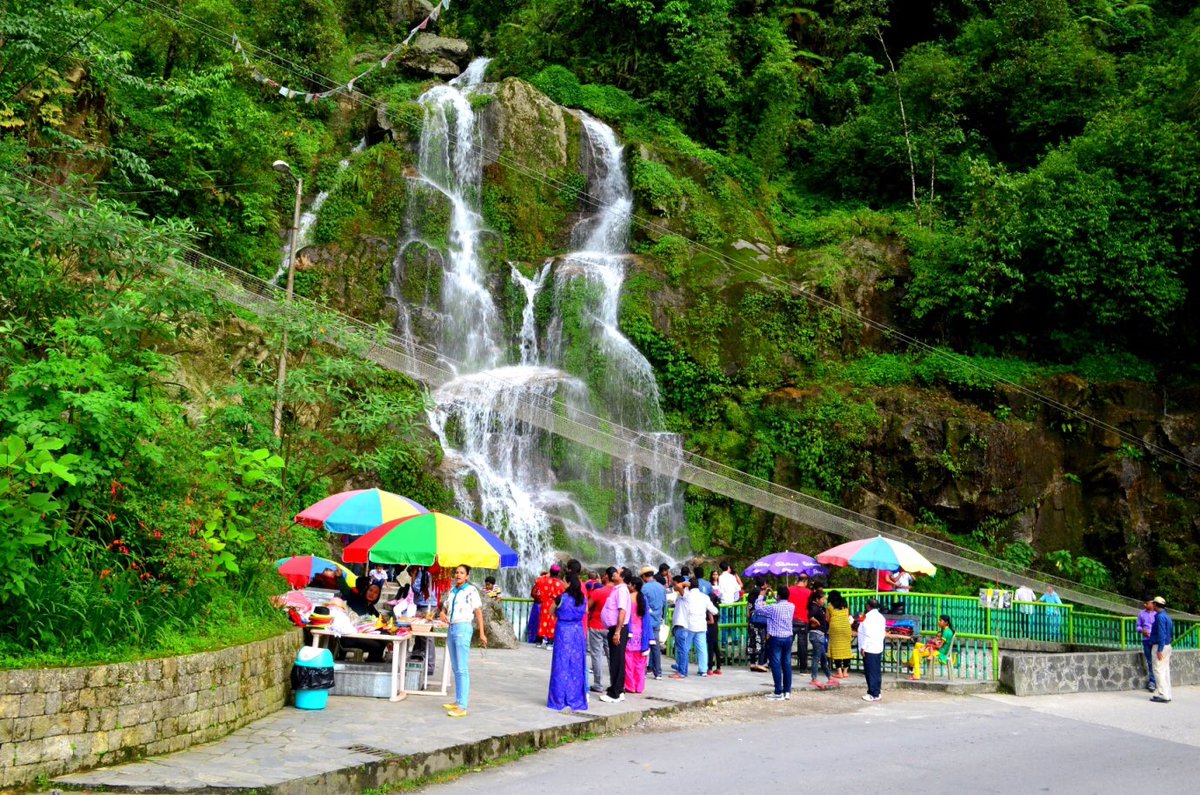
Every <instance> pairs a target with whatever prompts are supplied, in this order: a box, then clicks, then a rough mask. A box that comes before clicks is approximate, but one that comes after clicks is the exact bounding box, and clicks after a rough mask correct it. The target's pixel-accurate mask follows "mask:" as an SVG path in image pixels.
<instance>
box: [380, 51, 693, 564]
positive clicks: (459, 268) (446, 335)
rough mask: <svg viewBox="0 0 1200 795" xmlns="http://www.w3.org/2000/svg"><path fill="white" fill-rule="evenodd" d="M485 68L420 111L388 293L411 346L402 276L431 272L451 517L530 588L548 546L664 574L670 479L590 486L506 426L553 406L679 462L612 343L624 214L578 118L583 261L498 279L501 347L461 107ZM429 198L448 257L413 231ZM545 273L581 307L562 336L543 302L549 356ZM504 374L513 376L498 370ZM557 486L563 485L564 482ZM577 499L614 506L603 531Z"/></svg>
mask: <svg viewBox="0 0 1200 795" xmlns="http://www.w3.org/2000/svg"><path fill="white" fill-rule="evenodd" d="M486 67H487V61H486V59H480V60H477V61H475V62H473V63H472V64H471V65H470V66H469V67H468V68H467V70H466V71H465V72H464V73H463V74H462V75H461V76H460V77H458V78H456V79H455V80H453V81H451V83H450V84H448V85H444V86H437V87H435V88H432V89H430V90H429V91H427V92H426V93H425V94H424V95H422V96H421V97H420V99H419V102H420V104H421V105H422V106H423V107H424V109H425V122H424V126H423V128H422V132H421V140H420V150H419V158H418V170H419V174H420V175H419V177H415V178H414V183H415V184H414V188H415V189H416V190H415V192H414V193H410V205H409V207H410V213H409V215H410V218H409V221H408V223H407V228H406V230H405V232H404V237H403V238H402V244H401V246H400V251H399V253H398V254H397V258H396V263H395V264H394V266H393V280H392V285H391V287H390V288H389V295H390V296H391V297H392V298H394V299H396V300H397V302H398V304H399V311H398V315H397V326H398V328H399V329H400V330H402V331H404V330H407V331H408V332H409V333H411V330H412V323H411V314H410V311H409V309H408V308H407V307H406V306H405V302H404V301H403V299H402V297H401V294H402V286H403V285H402V284H401V281H402V278H403V275H402V271H404V269H405V268H407V267H411V266H412V265H411V261H413V260H416V261H419V262H420V263H425V267H428V263H431V262H432V263H434V264H436V266H437V267H440V268H441V271H442V281H441V295H440V301H438V302H437V303H439V304H440V306H439V307H438V310H437V312H436V315H437V319H436V322H429V323H424V324H423V328H424V329H426V332H427V333H430V331H431V330H433V329H436V334H437V336H438V337H439V339H440V348H441V351H442V353H443V355H445V356H446V357H447V358H448V359H451V360H453V361H455V362H456V363H458V364H459V365H460V369H459V375H458V377H457V378H455V379H454V380H453V381H451V382H449V383H447V384H445V385H444V386H443V387H441V388H440V389H438V390H437V392H436V393H435V394H434V396H433V397H434V401H435V406H434V407H433V408H432V409H431V411H430V412H429V421H430V425H431V427H432V428H433V429H434V432H435V433H436V434H437V436H438V438H439V440H440V441H441V444H442V448H443V450H444V451H445V462H444V468H446V469H447V470H448V471H449V472H450V473H451V483H452V486H453V489H454V493H455V498H456V501H457V503H458V505H457V509H458V510H459V511H460V512H462V513H463V514H464V515H467V516H474V517H478V518H479V519H481V520H482V521H483V523H484V524H485V525H486V526H488V527H489V528H491V529H492V530H493V531H495V532H497V533H498V534H499V535H500V536H501V537H502V538H504V539H505V540H506V541H508V542H509V543H510V544H511V545H512V546H513V548H514V549H516V550H517V552H518V554H519V555H520V559H521V562H522V565H521V568H522V571H523V572H524V573H525V574H526V576H527V577H528V575H529V574H530V573H536V572H537V571H538V569H539V568H540V567H544V565H545V564H546V563H547V562H548V561H549V559H550V557H551V556H552V554H553V548H552V547H553V546H554V544H553V543H552V535H553V536H554V537H555V538H558V539H560V540H561V539H562V538H563V536H559V535H557V534H558V533H560V532H561V533H563V534H565V538H567V539H573V540H574V542H575V544H574V549H573V551H575V552H576V553H577V554H579V555H580V556H581V557H585V558H588V559H587V560H585V562H586V563H590V564H601V563H603V564H608V563H612V562H619V563H629V564H641V563H646V562H651V561H654V562H657V561H658V560H663V559H672V557H673V556H672V555H671V554H670V553H669V552H667V551H665V550H666V549H668V548H670V546H671V545H672V544H673V542H674V541H675V537H676V536H677V535H678V530H679V527H680V526H681V524H682V516H681V514H682V511H681V506H680V499H679V495H678V493H677V489H676V488H675V485H674V482H673V481H672V480H671V479H669V478H666V479H663V478H656V477H652V476H650V475H648V474H646V473H644V472H641V471H635V469H634V468H633V467H630V466H625V465H623V464H617V465H615V466H613V467H611V468H608V469H606V470H604V471H603V472H602V473H601V474H599V475H597V474H595V472H596V470H595V469H594V467H593V468H592V469H591V470H588V469H587V467H584V466H582V465H579V464H573V463H572V462H571V461H569V460H563V459H564V458H569V456H570V451H571V448H570V445H569V444H567V443H565V442H562V441H561V440H557V441H556V440H552V439H551V438H550V437H548V436H547V435H546V434H545V433H544V432H541V431H538V430H537V429H534V428H532V427H531V426H528V425H527V424H525V423H522V422H520V421H518V420H516V419H514V418H513V417H514V412H513V411H512V407H513V406H514V405H515V404H517V403H518V402H520V401H525V400H538V401H541V400H546V399H554V400H557V401H559V405H561V406H563V407H564V408H563V411H565V412H567V414H568V415H569V414H570V413H571V412H575V411H587V412H596V411H600V412H602V413H607V414H609V415H610V416H611V417H612V419H614V420H616V421H619V422H622V423H623V424H630V425H632V426H633V427H635V428H637V429H639V430H644V431H647V438H649V439H651V440H653V443H654V444H656V445H664V446H669V445H671V444H674V445H675V446H676V449H677V447H678V439H677V438H676V437H674V436H673V435H671V434H663V433H660V432H658V431H659V429H660V428H661V427H662V426H661V420H662V416H661V410H660V408H659V406H658V390H657V386H656V384H655V382H654V376H653V372H652V370H651V368H650V365H649V363H648V362H646V360H645V358H643V357H642V356H641V354H640V353H639V352H638V351H637V349H636V348H635V347H634V346H633V345H632V344H630V342H629V341H628V340H627V339H625V337H624V336H623V335H622V334H621V333H620V331H619V329H618V325H617V310H618V300H619V297H620V289H621V283H622V281H623V279H624V274H625V266H626V260H627V254H626V253H625V251H626V245H627V240H628V233H629V220H630V212H631V208H632V204H633V202H632V195H631V193H630V190H629V185H628V182H627V181H626V178H625V174H624V169H623V164H622V159H621V146H620V144H619V142H618V141H617V139H616V136H615V134H614V133H613V131H612V130H611V129H610V128H608V127H607V126H605V125H604V124H602V123H600V122H598V121H596V120H595V119H591V118H590V117H586V116H584V117H582V118H583V122H584V129H585V133H586V149H587V153H586V154H585V156H584V162H583V163H582V167H583V168H584V170H585V171H586V172H587V175H588V195H589V197H590V200H591V201H590V203H589V208H588V209H589V210H590V211H589V212H585V214H584V217H583V218H582V219H581V220H580V222H579V223H578V224H577V225H576V227H575V229H574V230H572V236H571V239H572V247H573V248H578V249H579V250H580V251H579V252H578V253H576V254H571V255H568V256H567V257H564V258H561V259H559V260H552V261H550V262H547V263H545V264H544V265H543V266H542V268H541V269H540V270H539V271H537V273H536V274H535V275H534V276H533V277H532V278H529V277H526V276H524V275H523V274H522V273H521V272H520V271H519V270H518V269H517V268H516V267H515V266H511V265H510V266H509V267H508V268H507V269H506V270H507V276H508V278H509V279H511V280H512V283H513V284H514V286H516V287H517V288H518V290H519V293H518V294H523V295H524V298H525V305H524V307H523V311H522V314H521V326H520V329H519V330H517V329H513V337H514V338H513V339H512V340H511V342H509V341H505V340H504V339H503V337H504V334H503V331H502V324H501V322H500V313H499V311H498V309H497V307H496V304H495V302H494V300H493V298H492V294H493V288H498V287H499V286H500V285H499V284H498V283H497V284H491V285H489V278H493V279H494V278H496V275H498V274H500V273H502V272H504V271H503V270H502V269H501V268H500V267H499V265H500V263H493V264H492V265H491V266H490V267H489V265H488V264H487V263H485V262H484V261H483V260H482V258H481V253H480V246H479V239H480V234H481V232H482V231H484V230H483V228H482V227H483V224H482V219H481V214H480V210H479V208H480V200H481V191H482V167H483V162H482V157H481V154H482V146H481V142H480V141H479V138H478V136H479V131H478V125H477V123H476V119H475V113H474V111H473V109H472V107H471V102H470V97H471V94H472V93H474V92H475V91H477V90H482V89H481V84H482V80H483V75H484V72H485V70H486ZM431 191H432V192H436V194H431V193H430V192H431ZM430 195H435V196H438V197H441V198H440V200H441V201H442V202H444V204H445V205H448V207H449V230H448V233H447V235H446V237H447V240H446V244H445V245H444V247H443V246H439V245H438V244H437V242H436V237H437V235H436V233H435V232H434V231H433V230H431V229H428V228H422V227H423V226H429V224H423V223H422V222H421V220H420V218H424V217H426V216H430V217H436V216H437V213H430V212H429V201H428V200H429V198H430ZM414 197H415V198H414ZM414 247H421V248H414ZM443 249H444V255H443V253H442V251H443ZM414 252H417V253H415V254H414ZM406 257H407V258H409V259H405V258H406ZM422 257H423V259H422ZM489 273H491V274H494V275H493V276H491V277H489V275H488V274H489ZM551 273H553V274H554V276H553V278H554V284H555V294H556V296H558V295H559V294H560V293H562V291H564V290H566V289H570V288H571V285H582V286H583V289H584V290H585V291H586V292H587V293H588V297H587V298H586V300H583V301H582V302H576V303H575V304H573V306H574V307H576V308H577V309H576V311H577V313H578V314H577V316H575V317H574V318H573V319H572V320H571V321H570V325H571V327H572V329H573V332H572V333H569V334H564V333H563V332H562V329H563V328H564V322H563V317H562V312H563V310H564V306H565V302H564V301H562V300H555V301H554V302H553V303H554V305H555V313H556V317H555V318H554V320H553V321H552V322H551V329H550V331H549V333H548V334H547V337H548V340H547V344H545V345H539V339H538V336H539V335H538V325H537V319H536V313H535V311H534V307H535V303H536V302H537V301H538V296H539V294H540V293H541V291H542V289H543V285H544V284H545V282H546V281H547V279H548V278H549V277H550V274H551ZM422 311H423V310H422V309H421V308H419V307H414V308H413V312H417V313H420V312H422ZM572 335H573V336H572ZM568 337H569V339H568ZM568 348H570V349H571V350H573V351H575V352H583V354H584V355H585V356H588V355H593V354H594V355H595V356H598V357H603V360H604V377H603V378H601V379H599V381H600V382H601V383H596V381H597V379H595V378H591V377H589V378H586V379H585V378H580V377H577V376H575V375H571V374H569V373H567V372H565V371H564V369H563V364H564V360H565V358H567V357H565V356H564V352H565V351H566V350H567V349H568ZM509 351H511V352H512V353H511V354H510V353H509ZM510 357H511V358H510ZM514 360H515V361H517V362H518V364H515V365H507V366H506V363H507V362H509V361H514ZM589 391H590V393H591V394H589ZM664 449H665V447H664ZM564 450H565V451H566V453H564ZM585 470H587V471H588V472H590V474H589V475H587V477H585V476H584V475H583V474H581V473H583V472H584V471H585ZM563 473H568V474H566V475H565V477H567V478H569V481H563V480H562V478H563V477H564V474H563ZM588 477H590V478H591V482H588V481H587V478H588ZM580 478H584V480H581V479H580ZM597 480H598V481H599V482H595V481H597ZM564 487H566V488H564ZM580 493H586V494H590V495H593V496H594V495H595V494H600V495H605V494H611V495H612V499H611V500H610V502H611V504H606V505H605V506H601V508H603V510H601V511H600V513H606V514H607V515H608V517H609V518H608V521H607V526H604V527H598V526H597V525H596V522H595V520H594V515H593V514H595V513H596V512H597V510H598V509H597V506H596V505H595V504H591V505H589V509H590V512H589V510H585V509H584V508H583V507H582V506H581V505H580V500H579V499H578V498H577V497H576V496H573V495H575V494H580ZM593 502H594V500H593ZM581 550H587V551H586V552H583V551H581Z"/></svg>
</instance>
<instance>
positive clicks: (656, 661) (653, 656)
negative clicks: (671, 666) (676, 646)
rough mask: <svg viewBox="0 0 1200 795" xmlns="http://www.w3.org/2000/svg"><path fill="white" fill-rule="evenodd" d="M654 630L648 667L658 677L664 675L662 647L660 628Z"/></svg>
mask: <svg viewBox="0 0 1200 795" xmlns="http://www.w3.org/2000/svg"><path fill="white" fill-rule="evenodd" d="M652 631H653V633H654V635H653V637H651V638H650V660H649V661H648V662H647V664H646V668H647V669H648V670H649V671H650V673H651V674H652V675H653V676H654V677H656V678H657V677H660V676H662V647H661V646H659V645H658V630H657V629H654V630H652Z"/></svg>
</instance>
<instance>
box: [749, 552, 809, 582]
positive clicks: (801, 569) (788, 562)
mask: <svg viewBox="0 0 1200 795" xmlns="http://www.w3.org/2000/svg"><path fill="white" fill-rule="evenodd" d="M828 573H829V572H828V571H826V570H825V567H824V566H822V565H821V564H819V563H817V561H816V560H815V559H814V558H811V557H809V556H808V555H804V554H801V553H799V552H776V553H775V554H773V555H767V556H766V557H763V558H759V559H758V560H756V561H754V562H753V563H751V564H750V565H749V566H748V567H747V568H746V570H745V571H744V572H742V575H743V576H745V577H759V576H762V575H764V574H774V575H775V576H777V577H782V576H789V577H795V576H797V575H800V574H806V575H808V576H809V577H824V576H825V575H827V574H828Z"/></svg>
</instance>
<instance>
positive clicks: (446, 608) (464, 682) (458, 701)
mask: <svg viewBox="0 0 1200 795" xmlns="http://www.w3.org/2000/svg"><path fill="white" fill-rule="evenodd" d="M470 576H471V567H470V566H468V565H467V564H465V563H460V564H459V565H458V566H457V567H456V568H455V569H454V587H453V588H451V589H450V590H449V591H448V592H447V593H446V595H445V596H444V597H442V615H441V618H442V620H443V621H447V622H449V624H450V630H449V633H448V636H447V638H446V647H447V648H448V649H449V651H450V666H451V667H452V668H453V669H454V701H453V702H452V703H449V704H443V705H442V706H443V707H445V709H446V715H447V716H449V717H451V718H464V717H466V715H467V697H468V696H469V695H470V693H471V674H470V671H469V670H468V664H469V662H470V653H471V636H472V635H473V634H474V632H473V629H474V627H473V625H474V624H475V623H478V624H479V642H480V643H482V644H483V645H484V646H487V633H486V632H485V631H484V628H483V597H482V596H480V595H479V589H478V588H476V587H475V586H474V585H472V584H471V583H469V582H467V578H468V577H470Z"/></svg>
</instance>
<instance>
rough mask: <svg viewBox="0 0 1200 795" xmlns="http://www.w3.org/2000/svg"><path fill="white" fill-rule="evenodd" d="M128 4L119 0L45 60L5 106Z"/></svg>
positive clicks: (6, 101) (126, 1)
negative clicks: (87, 27)
mask: <svg viewBox="0 0 1200 795" xmlns="http://www.w3.org/2000/svg"><path fill="white" fill-rule="evenodd" d="M128 2H129V0H121V2H119V3H117V4H116V5H115V6H113V7H112V8H110V9H109V10H108V13H107V14H105V15H104V16H103V17H102V18H101V19H100V21H99V22H97V23H96V24H95V25H92V27H91V28H89V29H88V31H87V32H86V33H84V34H83V35H82V36H80V37H79V38H77V39H75V41H73V42H71V43H70V44H68V45H67V46H66V47H64V48H63V49H62V51H61V52H59V53H57V54H55V55H51V56H50V58H48V59H47V61H46V65H45V66H43V67H42V70H41V71H40V72H38V73H37V74H36V75H34V76H33V77H31V78H29V79H28V80H26V81H25V82H24V84H22V85H21V87H20V88H18V89H17V90H16V91H14V92H12V93H11V94H9V95H8V96H7V97H5V99H4V102H5V104H7V103H9V102H12V101H13V99H15V98H16V97H17V96H18V95H19V94H20V93H21V92H22V91H24V90H25V89H27V88H29V87H30V86H31V85H33V84H34V83H36V82H37V81H38V80H39V79H40V78H41V76H42V75H44V74H46V72H49V71H50V69H51V67H53V66H54V64H55V63H56V62H57V61H59V60H61V59H62V57H63V56H65V55H66V54H67V53H69V52H70V51H71V50H74V49H75V48H76V47H78V46H79V45H80V44H83V42H85V41H86V40H87V39H88V38H89V37H90V36H91V35H92V34H93V33H95V32H96V30H97V29H98V28H99V27H100V26H101V25H103V24H104V23H105V22H107V21H108V20H110V19H112V17H113V15H114V14H116V13H117V12H118V11H120V10H121V9H122V8H123V7H124V6H125V4H126V3H128Z"/></svg>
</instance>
